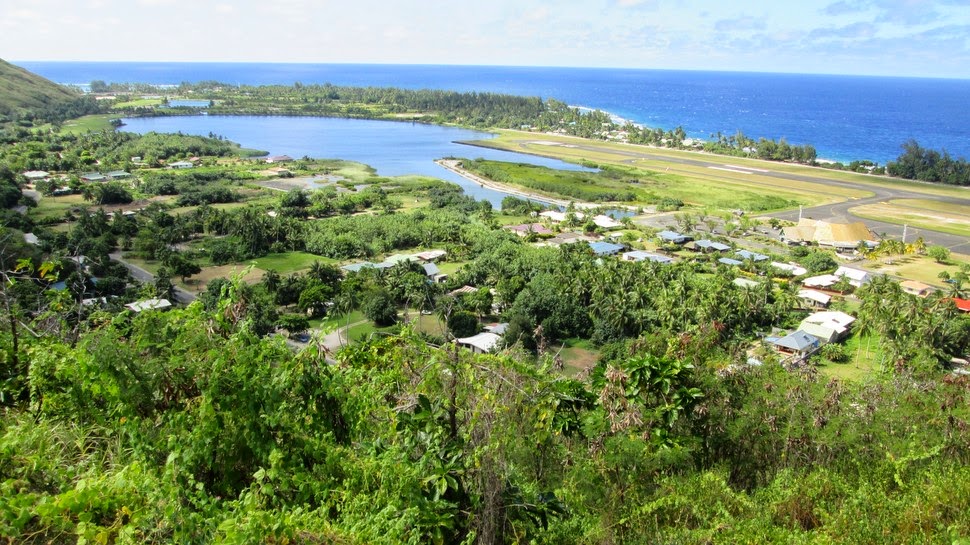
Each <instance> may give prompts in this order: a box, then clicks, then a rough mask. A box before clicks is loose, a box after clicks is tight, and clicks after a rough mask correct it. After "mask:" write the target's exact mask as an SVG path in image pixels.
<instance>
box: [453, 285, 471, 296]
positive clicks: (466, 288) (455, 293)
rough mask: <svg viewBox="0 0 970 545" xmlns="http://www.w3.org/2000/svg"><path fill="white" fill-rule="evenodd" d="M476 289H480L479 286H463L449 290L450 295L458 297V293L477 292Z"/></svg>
mask: <svg viewBox="0 0 970 545" xmlns="http://www.w3.org/2000/svg"><path fill="white" fill-rule="evenodd" d="M476 291H478V288H476V287H475V286H462V287H460V288H458V289H454V290H451V291H449V292H448V295H450V296H452V297H456V296H458V295H463V294H465V293H475V292H476Z"/></svg>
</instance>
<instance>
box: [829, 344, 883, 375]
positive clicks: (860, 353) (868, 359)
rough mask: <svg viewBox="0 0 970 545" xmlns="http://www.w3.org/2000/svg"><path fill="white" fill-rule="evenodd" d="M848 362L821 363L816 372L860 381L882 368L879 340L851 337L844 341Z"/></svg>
mask: <svg viewBox="0 0 970 545" xmlns="http://www.w3.org/2000/svg"><path fill="white" fill-rule="evenodd" d="M845 348H846V352H848V353H849V358H850V359H849V361H848V362H846V363H832V362H828V361H823V362H822V363H820V364H819V365H818V370H819V372H820V373H822V374H823V375H825V376H828V377H833V378H838V379H841V380H847V381H861V380H864V379H865V378H866V376H868V375H869V374H870V373H872V372H873V371H874V370H879V369H881V368H882V363H881V360H882V355H883V354H882V348H881V347H880V344H879V339H876V338H871V337H869V336H866V337H860V336H859V335H852V336H851V337H849V338H848V339H847V340H846V341H845Z"/></svg>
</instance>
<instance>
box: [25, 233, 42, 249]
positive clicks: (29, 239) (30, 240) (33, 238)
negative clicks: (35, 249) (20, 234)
mask: <svg viewBox="0 0 970 545" xmlns="http://www.w3.org/2000/svg"><path fill="white" fill-rule="evenodd" d="M24 242H26V243H27V244H33V245H34V246H37V245H38V244H40V239H39V238H37V235H35V234H33V233H24Z"/></svg>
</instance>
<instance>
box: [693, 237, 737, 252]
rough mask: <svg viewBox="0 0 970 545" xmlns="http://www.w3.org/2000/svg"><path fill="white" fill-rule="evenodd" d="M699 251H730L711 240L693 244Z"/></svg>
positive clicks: (725, 245)
mask: <svg viewBox="0 0 970 545" xmlns="http://www.w3.org/2000/svg"><path fill="white" fill-rule="evenodd" d="M694 246H696V247H697V248H698V249H699V250H701V251H703V252H707V251H713V252H726V251H728V250H730V249H731V247H730V246H728V245H727V244H722V243H720V242H714V241H713V240H707V239H703V240H698V241H697V242H695V243H694Z"/></svg>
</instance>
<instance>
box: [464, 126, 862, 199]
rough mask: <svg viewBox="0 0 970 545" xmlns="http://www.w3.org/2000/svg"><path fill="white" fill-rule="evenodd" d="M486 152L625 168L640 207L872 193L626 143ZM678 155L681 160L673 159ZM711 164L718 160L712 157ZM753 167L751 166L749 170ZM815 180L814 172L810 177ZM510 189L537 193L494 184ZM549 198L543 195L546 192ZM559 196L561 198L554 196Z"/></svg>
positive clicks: (524, 137) (516, 146)
mask: <svg viewBox="0 0 970 545" xmlns="http://www.w3.org/2000/svg"><path fill="white" fill-rule="evenodd" d="M477 144H481V145H485V146H487V147H495V148H498V149H505V150H510V151H518V152H524V153H531V154H535V155H544V156H550V157H556V158H559V159H563V160H567V161H570V162H574V163H583V162H592V163H595V164H601V165H602V164H606V165H612V166H618V167H622V168H627V169H629V172H630V174H631V177H635V178H636V179H638V183H637V184H636V185H635V186H634V185H633V184H627V186H628V187H634V188H635V189H636V190H637V192H638V194H639V196H638V198H639V199H640V200H642V201H644V202H652V201H655V200H656V199H657V198H659V197H671V198H676V199H680V200H682V201H684V202H685V203H689V204H691V205H694V206H698V207H713V208H719V209H736V208H742V209H745V210H749V211H767V210H778V209H786V208H795V207H797V206H799V205H802V206H817V205H822V204H832V203H837V202H842V201H844V200H848V199H855V198H864V197H868V196H871V194H872V193H871V192H868V191H863V190H858V189H851V188H840V187H832V186H829V185H826V184H822V183H814V182H803V181H795V180H779V179H775V178H770V177H767V176H763V175H759V174H758V171H759V170H764V169H765V165H764V163H763V162H758V161H749V162H750V163H751V165H752V166H747V165H746V164H745V162H743V161H742V162H741V164H740V165H739V164H738V163H737V162H735V161H734V158H723V159H725V163H726V165H727V166H726V167H725V168H724V169H713V168H708V167H703V166H696V165H687V164H681V163H674V162H668V161H665V160H663V159H662V158H660V159H654V158H645V157H644V156H643V154H644V153H649V154H650V155H657V156H661V157H671V158H673V159H677V158H683V154H684V153H688V152H676V151H675V150H655V149H654V148H645V147H639V146H630V145H625V144H617V143H608V142H596V141H587V140H578V139H569V138H566V137H550V139H548V140H547V139H546V135H535V134H528V133H508V132H506V133H503V134H502V136H500V137H499V138H498V139H495V140H487V141H482V142H478V143H477ZM677 153H679V154H680V155H676V154H677ZM691 158H692V159H704V160H708V161H710V160H712V156H710V155H704V156H703V157H696V156H692V157H691ZM713 159H714V160H718V159H722V158H717V157H713ZM754 165H756V166H754ZM730 166H744V167H746V168H750V169H753V170H749V171H742V170H739V169H732V168H729V167H730ZM812 174H814V175H818V173H816V172H814V171H813V172H812ZM499 181H502V182H506V183H512V184H513V185H520V186H523V187H527V188H530V189H537V188H536V187H534V186H535V182H534V181H533V180H530V181H529V183H519V182H518V181H515V180H512V181H510V180H499ZM547 193H548V191H547ZM559 195H563V194H562V193H559Z"/></svg>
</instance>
